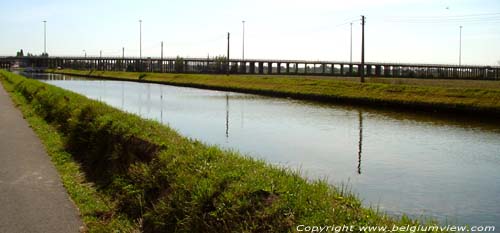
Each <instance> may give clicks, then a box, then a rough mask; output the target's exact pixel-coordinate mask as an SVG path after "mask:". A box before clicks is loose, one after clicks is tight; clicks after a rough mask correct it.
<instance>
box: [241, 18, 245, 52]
mask: <svg viewBox="0 0 500 233" xmlns="http://www.w3.org/2000/svg"><path fill="white" fill-rule="evenodd" d="M241 23H242V24H243V47H242V48H243V52H242V54H243V55H242V58H243V60H245V20H243V21H241Z"/></svg>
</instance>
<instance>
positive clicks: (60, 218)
mask: <svg viewBox="0 0 500 233" xmlns="http://www.w3.org/2000/svg"><path fill="white" fill-rule="evenodd" d="M81 225H82V222H81V221H80V217H79V216H78V210H77V209H76V207H75V205H74V204H73V202H72V201H71V200H70V198H69V196H68V194H67V193H66V190H65V189H64V187H63V186H62V183H61V179H60V178H59V174H58V173H57V171H56V169H55V167H54V165H53V164H52V162H51V161H50V158H49V156H48V155H47V153H46V152H45V149H44V148H43V145H42V143H41V142H40V139H38V137H37V136H36V135H35V133H34V132H33V130H32V129H31V128H30V127H29V125H28V123H27V122H26V120H24V119H23V116H22V114H21V112H20V111H19V110H18V109H16V108H15V107H14V105H13V103H12V101H11V99H10V97H9V96H8V95H7V93H6V91H5V90H4V88H3V86H2V85H1V84H0V232H9V233H10V232H12V233H17V232H23V233H24V232H26V233H30V232H50V233H57V232H64V233H66V232H79V229H80V226H81Z"/></svg>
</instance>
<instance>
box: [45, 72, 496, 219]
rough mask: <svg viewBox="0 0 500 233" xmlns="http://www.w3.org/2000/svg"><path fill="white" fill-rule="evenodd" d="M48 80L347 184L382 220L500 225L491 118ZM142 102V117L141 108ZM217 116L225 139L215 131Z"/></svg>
mask: <svg viewBox="0 0 500 233" xmlns="http://www.w3.org/2000/svg"><path fill="white" fill-rule="evenodd" d="M51 77H52V79H54V80H56V79H59V80H61V79H68V80H70V81H48V82H49V83H51V84H54V85H57V86H60V87H62V88H65V89H69V90H72V91H75V92H78V93H81V94H83V95H86V96H88V97H90V98H94V99H95V98H99V97H101V96H102V100H103V101H104V102H106V103H108V104H110V105H112V106H115V107H122V109H123V110H125V111H128V112H131V113H135V114H139V115H142V116H143V117H145V118H151V119H156V120H158V121H159V122H163V123H166V124H168V125H169V126H170V127H172V128H174V129H176V130H177V131H178V132H179V133H181V134H183V135H185V136H187V137H191V138H194V139H198V140H201V141H203V142H205V143H208V144H214V145H220V146H222V147H224V148H227V149H236V150H238V151H240V152H242V153H243V154H245V155H249V156H252V157H256V158H258V159H263V160H266V161H268V162H270V163H273V164H278V165H285V166H288V167H290V168H292V169H296V168H300V169H301V170H302V171H304V172H303V173H302V174H304V176H308V177H310V178H313V179H314V178H326V179H328V181H329V182H330V183H331V184H333V185H336V184H339V183H345V182H349V186H350V187H352V191H353V192H355V193H356V194H358V195H359V196H360V198H361V199H363V201H364V203H365V204H366V205H376V206H377V207H379V208H380V209H381V210H383V211H387V212H388V213H389V214H394V215H400V214H402V213H406V214H408V215H410V216H413V217H419V216H428V217H432V218H436V219H438V220H442V222H452V223H454V222H458V223H464V224H475V225H486V224H498V223H500V222H499V221H500V211H498V210H499V209H500V196H499V195H498V193H500V184H499V183H498V180H500V169H498V168H499V167H500V153H499V151H500V143H499V142H500V126H499V125H498V122H497V123H496V124H491V123H484V122H480V121H474V120H462V119H457V118H455V117H454V118H438V117H434V116H430V115H431V114H425V115H424V114H420V115H419V114H408V113H401V112H396V111H385V110H373V109H366V108H359V107H347V106H335V105H326V104H314V103H311V102H307V101H297V100H290V99H279V98H269V97H262V96H257V95H247V94H240V93H228V92H222V91H210V90H201V89H194V88H180V87H172V86H165V85H163V86H162V85H156V84H148V85H151V88H148V87H147V85H146V84H143V83H129V82H117V81H104V82H102V81H94V80H93V81H88V80H87V81H83V80H81V78H77V79H78V80H75V79H74V78H73V77H69V76H62V75H58V76H57V75H56V76H51ZM64 77H65V78H64ZM104 85H105V86H106V87H108V89H107V91H106V92H105V91H104V90H103V88H102V87H103V86H104ZM120 86H121V87H122V92H121V93H120ZM163 95H168V98H163ZM229 95H230V97H229ZM148 96H150V98H148ZM120 98H121V99H120ZM229 98H231V103H229ZM230 104H231V106H229V105H230ZM144 105H146V106H148V108H150V109H151V113H150V114H147V113H146V114H144V113H143V112H142V111H141V110H143V109H142V108H145V107H146V106H144ZM231 111H232V112H231ZM235 113H241V118H242V119H241V128H240V127H233V128H231V135H229V114H233V116H235V115H234V114H235ZM158 116H160V117H158ZM163 117H165V119H163ZM243 118H244V119H243ZM224 119H225V131H226V132H225V134H224V133H221V129H222V128H223V127H224V126H223V125H222V124H221V123H222V121H224ZM221 120H222V121H221ZM243 122H244V128H243ZM232 123H233V124H234V117H233V122H232ZM365 127H366V128H367V129H369V130H365V129H363V128H365ZM332 139H334V140H332ZM332 154H333V156H332ZM355 154H357V158H356V157H355V156H354V155H355ZM361 156H364V157H363V165H362V166H363V168H361V159H362V158H361ZM356 163H357V169H355V168H354V167H355V166H356V165H354V164H356Z"/></svg>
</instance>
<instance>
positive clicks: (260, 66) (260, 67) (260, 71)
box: [259, 62, 264, 74]
mask: <svg viewBox="0 0 500 233" xmlns="http://www.w3.org/2000/svg"><path fill="white" fill-rule="evenodd" d="M259 74H264V62H259Z"/></svg>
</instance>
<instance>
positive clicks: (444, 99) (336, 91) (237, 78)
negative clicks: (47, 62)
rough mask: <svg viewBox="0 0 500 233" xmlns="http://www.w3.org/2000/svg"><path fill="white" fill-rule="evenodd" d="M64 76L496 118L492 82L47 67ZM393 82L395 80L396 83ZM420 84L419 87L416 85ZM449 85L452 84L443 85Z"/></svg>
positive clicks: (499, 103)
mask: <svg viewBox="0 0 500 233" xmlns="http://www.w3.org/2000/svg"><path fill="white" fill-rule="evenodd" d="M49 72H56V73H62V74H72V75H83V76H91V77H98V78H107V79H118V80H130V81H139V82H154V83H164V84H170V85H178V86H190V87H200V88H207V89H217V90H229V91H238V92H245V93H255V94H264V95H271V96H279V97H294V98H299V99H310V100H317V101H323V102H331V103H354V104H363V105H367V106H372V107H380V106H389V107H396V108H407V109H419V110H426V111H433V112H434V111H443V112H460V113H472V114H481V115H489V116H500V85H498V83H500V82H495V81H472V80H471V81H464V80H421V81H418V80H415V79H408V80H406V81H401V80H403V79H391V80H389V79H375V78H371V79H368V82H367V83H364V84H361V83H359V82H357V81H354V80H352V79H346V78H339V79H337V78H324V77H323V78H317V77H301V76H258V75H230V76H226V75H205V74H170V73H147V75H146V74H143V73H134V72H110V71H81V70H49ZM394 80H398V81H397V82H396V81H394ZM419 82H421V83H422V85H418V83H419ZM445 86H450V87H445Z"/></svg>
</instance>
